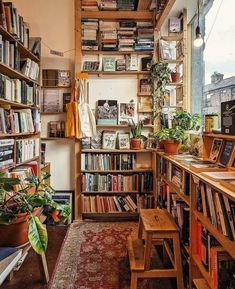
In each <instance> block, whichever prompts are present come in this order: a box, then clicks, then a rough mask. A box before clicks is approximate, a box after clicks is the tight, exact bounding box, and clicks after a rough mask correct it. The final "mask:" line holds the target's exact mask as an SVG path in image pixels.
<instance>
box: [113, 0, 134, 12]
mask: <svg viewBox="0 0 235 289" xmlns="http://www.w3.org/2000/svg"><path fill="white" fill-rule="evenodd" d="M135 2H136V1H135V0H118V1H117V7H118V10H123V11H133V10H135Z"/></svg>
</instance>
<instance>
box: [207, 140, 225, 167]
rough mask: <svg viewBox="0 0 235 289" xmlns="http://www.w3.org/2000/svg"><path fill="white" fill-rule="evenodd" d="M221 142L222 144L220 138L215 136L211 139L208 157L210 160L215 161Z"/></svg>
mask: <svg viewBox="0 0 235 289" xmlns="http://www.w3.org/2000/svg"><path fill="white" fill-rule="evenodd" d="M222 144H223V140H222V139H218V138H215V139H214V140H213V143H212V147H211V151H210V157H209V159H210V160H211V161H212V162H216V161H217V159H218V157H219V154H220V151H221V148H222Z"/></svg>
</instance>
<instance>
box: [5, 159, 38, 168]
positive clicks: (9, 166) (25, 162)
mask: <svg viewBox="0 0 235 289" xmlns="http://www.w3.org/2000/svg"><path fill="white" fill-rule="evenodd" d="M38 159H39V156H37V157H34V158H32V159H29V160H26V161H24V162H22V163H19V164H16V163H14V164H11V165H6V166H2V167H0V169H1V170H10V169H14V168H16V167H19V166H22V165H25V164H27V163H30V162H32V161H36V160H38Z"/></svg>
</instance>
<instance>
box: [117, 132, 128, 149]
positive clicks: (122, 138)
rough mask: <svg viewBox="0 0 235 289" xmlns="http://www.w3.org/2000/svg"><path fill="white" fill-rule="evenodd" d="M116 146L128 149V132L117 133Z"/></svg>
mask: <svg viewBox="0 0 235 289" xmlns="http://www.w3.org/2000/svg"><path fill="white" fill-rule="evenodd" d="M118 147H119V149H120V150H124V149H126V150H127V149H130V134H129V133H121V132H120V133H119V134H118Z"/></svg>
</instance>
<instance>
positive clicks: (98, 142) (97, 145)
mask: <svg viewBox="0 0 235 289" xmlns="http://www.w3.org/2000/svg"><path fill="white" fill-rule="evenodd" d="M91 148H92V149H101V148H102V131H100V130H97V132H96V135H95V136H94V137H92V138H91Z"/></svg>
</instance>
